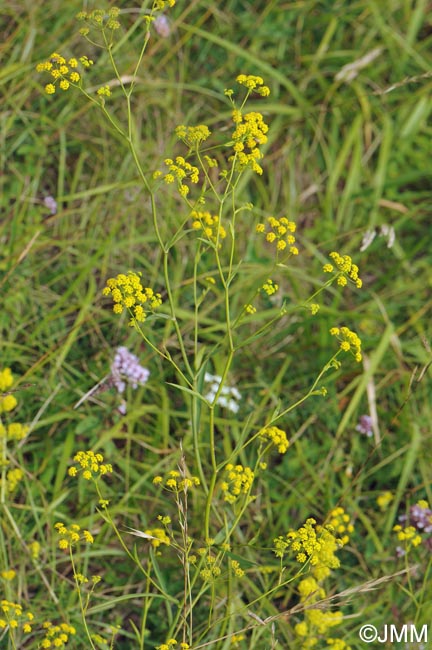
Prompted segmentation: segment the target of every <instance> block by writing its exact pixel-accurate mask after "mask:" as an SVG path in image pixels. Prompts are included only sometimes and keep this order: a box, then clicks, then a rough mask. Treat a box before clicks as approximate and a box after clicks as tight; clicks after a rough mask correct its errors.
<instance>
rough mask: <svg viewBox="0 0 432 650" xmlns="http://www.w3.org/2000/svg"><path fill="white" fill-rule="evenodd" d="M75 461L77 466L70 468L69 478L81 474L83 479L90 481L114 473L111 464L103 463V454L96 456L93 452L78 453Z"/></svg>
mask: <svg viewBox="0 0 432 650" xmlns="http://www.w3.org/2000/svg"><path fill="white" fill-rule="evenodd" d="M73 459H74V461H75V463H77V465H72V467H69V470H68V474H69V476H77V475H78V473H79V472H81V473H82V475H83V478H84V479H85V480H86V481H90V480H91V479H93V480H95V479H97V478H99V476H105V475H106V474H111V473H112V471H113V468H112V465H111V464H110V463H104V462H103V456H102V454H99V453H98V454H95V453H94V452H93V451H78V452H77V453H76V454H75V456H74V458H73Z"/></svg>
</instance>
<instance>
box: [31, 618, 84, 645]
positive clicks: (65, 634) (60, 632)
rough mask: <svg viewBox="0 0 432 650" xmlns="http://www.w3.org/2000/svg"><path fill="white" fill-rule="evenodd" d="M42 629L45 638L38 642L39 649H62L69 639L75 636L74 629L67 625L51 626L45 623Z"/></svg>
mask: <svg viewBox="0 0 432 650" xmlns="http://www.w3.org/2000/svg"><path fill="white" fill-rule="evenodd" d="M43 628H44V629H45V636H44V638H43V639H42V641H41V642H40V646H39V647H40V648H64V647H65V645H66V644H67V642H68V641H69V637H70V636H73V635H74V634H76V630H75V628H74V627H72V625H68V624H67V623H60V625H53V624H52V623H51V622H50V621H45V623H44V624H43Z"/></svg>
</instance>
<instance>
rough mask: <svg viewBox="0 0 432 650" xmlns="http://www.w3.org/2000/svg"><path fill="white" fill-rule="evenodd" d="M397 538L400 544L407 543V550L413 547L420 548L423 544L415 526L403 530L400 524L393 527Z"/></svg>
mask: <svg viewBox="0 0 432 650" xmlns="http://www.w3.org/2000/svg"><path fill="white" fill-rule="evenodd" d="M393 530H394V531H395V533H397V538H398V540H399V541H400V542H405V550H407V551H408V550H409V549H410V547H411V546H419V544H421V543H422V538H421V535H419V534H418V532H417V529H416V528H415V526H406V527H405V528H403V527H402V526H401V525H400V524H396V526H394V527H393Z"/></svg>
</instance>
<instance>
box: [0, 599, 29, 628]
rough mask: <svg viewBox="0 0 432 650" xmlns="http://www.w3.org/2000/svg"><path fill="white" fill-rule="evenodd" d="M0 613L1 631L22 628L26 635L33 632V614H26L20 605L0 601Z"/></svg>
mask: <svg viewBox="0 0 432 650" xmlns="http://www.w3.org/2000/svg"><path fill="white" fill-rule="evenodd" d="M0 612H1V613H0V630H4V629H5V628H6V627H9V628H10V629H11V630H16V629H19V628H21V629H22V631H23V632H24V633H25V634H29V632H31V631H32V626H31V622H32V621H33V619H34V616H33V614H32V613H31V612H25V611H24V610H23V608H22V605H20V604H19V603H12V602H10V601H9V600H2V601H0Z"/></svg>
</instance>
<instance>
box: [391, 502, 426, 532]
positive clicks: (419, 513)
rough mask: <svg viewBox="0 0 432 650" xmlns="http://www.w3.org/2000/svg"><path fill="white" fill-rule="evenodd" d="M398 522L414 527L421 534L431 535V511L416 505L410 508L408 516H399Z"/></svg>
mask: <svg viewBox="0 0 432 650" xmlns="http://www.w3.org/2000/svg"><path fill="white" fill-rule="evenodd" d="M399 521H400V522H403V523H406V524H408V525H410V526H414V527H415V528H416V529H417V530H418V531H419V532H421V533H432V510H431V509H430V508H422V507H421V505H419V504H418V503H416V504H414V505H413V506H411V507H410V509H409V514H408V516H407V515H401V516H400V517H399Z"/></svg>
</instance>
